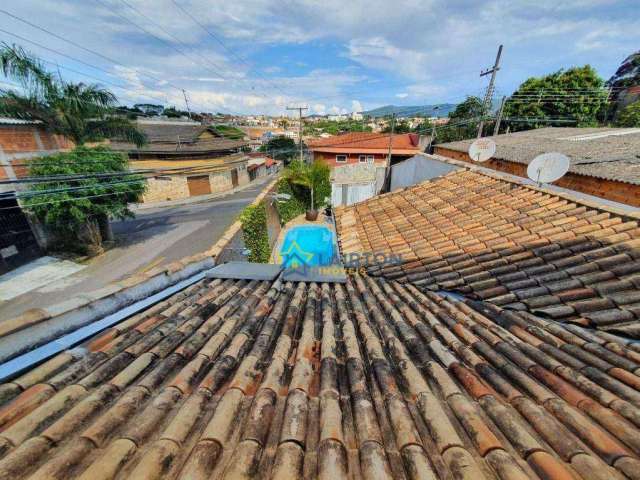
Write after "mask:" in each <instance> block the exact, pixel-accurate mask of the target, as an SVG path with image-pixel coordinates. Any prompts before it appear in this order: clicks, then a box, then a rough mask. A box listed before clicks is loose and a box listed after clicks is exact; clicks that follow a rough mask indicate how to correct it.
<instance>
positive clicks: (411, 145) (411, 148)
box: [307, 132, 429, 167]
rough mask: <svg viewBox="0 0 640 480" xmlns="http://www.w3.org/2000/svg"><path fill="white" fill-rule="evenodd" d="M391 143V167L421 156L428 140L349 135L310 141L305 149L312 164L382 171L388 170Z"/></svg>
mask: <svg viewBox="0 0 640 480" xmlns="http://www.w3.org/2000/svg"><path fill="white" fill-rule="evenodd" d="M390 140H391V164H394V163H397V162H400V161H402V160H405V159H407V158H409V157H412V156H413V155H415V154H416V153H419V152H423V151H424V149H425V147H426V146H427V144H428V143H429V139H428V137H424V136H420V135H417V134H415V133H403V134H396V135H393V136H391V137H390V136H389V134H386V133H370V132H352V133H345V134H342V135H335V136H333V137H328V138H319V139H316V140H311V141H309V142H307V145H308V147H309V150H310V151H311V152H312V156H313V160H323V161H325V162H326V163H327V164H329V166H331V167H336V166H341V165H350V164H358V163H373V164H375V165H377V166H383V167H384V166H387V157H388V155H389V141H390Z"/></svg>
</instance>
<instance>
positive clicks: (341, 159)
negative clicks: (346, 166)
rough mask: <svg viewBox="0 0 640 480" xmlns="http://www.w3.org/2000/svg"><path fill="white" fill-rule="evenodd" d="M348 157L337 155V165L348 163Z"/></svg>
mask: <svg viewBox="0 0 640 480" xmlns="http://www.w3.org/2000/svg"><path fill="white" fill-rule="evenodd" d="M346 162H347V156H346V155H336V163H346Z"/></svg>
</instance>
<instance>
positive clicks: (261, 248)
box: [240, 202, 271, 263]
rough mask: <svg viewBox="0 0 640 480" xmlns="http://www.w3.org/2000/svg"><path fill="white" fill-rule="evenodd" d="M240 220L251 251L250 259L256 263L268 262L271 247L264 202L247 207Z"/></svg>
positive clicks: (245, 239)
mask: <svg viewBox="0 0 640 480" xmlns="http://www.w3.org/2000/svg"><path fill="white" fill-rule="evenodd" d="M240 222H241V223H242V237H243V239H244V244H245V246H246V247H247V248H248V249H249V251H250V252H251V253H249V258H248V260H249V261H250V262H256V263H268V262H269V256H270V250H271V249H270V247H269V233H268V230H267V211H266V208H265V205H264V202H260V203H258V204H257V205H249V206H248V207H246V208H245V209H244V210H243V211H242V213H241V214H240Z"/></svg>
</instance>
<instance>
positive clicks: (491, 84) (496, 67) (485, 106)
mask: <svg viewBox="0 0 640 480" xmlns="http://www.w3.org/2000/svg"><path fill="white" fill-rule="evenodd" d="M501 56H502V45H500V46H499V47H498V54H497V55H496V63H494V64H493V68H490V69H488V70H484V71H482V72H480V76H481V77H484V76H486V75H489V74H491V80H489V86H488V87H487V93H486V94H485V96H484V101H483V102H482V117H484V115H485V113H486V112H487V111H488V110H489V108H490V107H491V100H492V99H493V89H494V87H495V82H496V73H498V70H500V57H501ZM483 127H484V118H480V124H479V125H478V138H480V137H481V136H482V129H483Z"/></svg>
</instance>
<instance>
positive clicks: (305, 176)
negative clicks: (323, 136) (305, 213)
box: [282, 160, 331, 210]
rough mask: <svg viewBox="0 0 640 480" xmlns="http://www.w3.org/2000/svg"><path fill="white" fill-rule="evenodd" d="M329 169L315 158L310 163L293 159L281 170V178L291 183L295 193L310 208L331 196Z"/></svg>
mask: <svg viewBox="0 0 640 480" xmlns="http://www.w3.org/2000/svg"><path fill="white" fill-rule="evenodd" d="M330 174H331V169H330V168H329V165H327V164H326V163H325V162H322V161H318V160H316V161H315V162H313V163H312V164H311V165H309V164H308V163H303V162H300V161H298V160H296V161H293V162H291V163H290V164H289V166H287V167H286V168H285V169H284V170H283V172H282V178H283V179H285V180H286V181H287V182H288V183H289V185H291V187H292V190H293V192H294V195H296V196H297V197H298V198H299V199H300V200H301V201H303V202H304V204H305V205H307V207H308V208H309V209H311V210H315V209H316V207H319V206H323V205H325V204H326V202H325V198H327V197H330V196H331V182H330V180H329V176H330Z"/></svg>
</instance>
